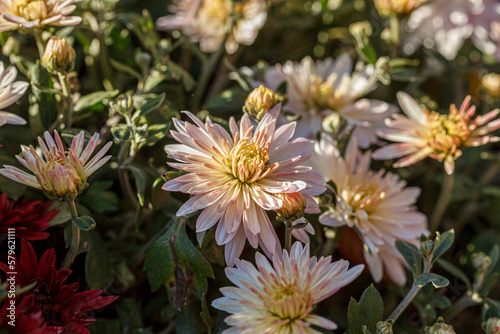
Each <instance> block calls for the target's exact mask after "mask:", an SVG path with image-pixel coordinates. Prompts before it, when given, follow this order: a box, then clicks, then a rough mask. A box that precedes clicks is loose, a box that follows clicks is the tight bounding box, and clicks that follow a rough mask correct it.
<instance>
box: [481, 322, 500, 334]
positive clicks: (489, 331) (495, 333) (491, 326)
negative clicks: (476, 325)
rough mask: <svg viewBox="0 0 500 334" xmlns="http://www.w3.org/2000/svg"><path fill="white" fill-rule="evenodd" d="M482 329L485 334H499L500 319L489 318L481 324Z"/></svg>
mask: <svg viewBox="0 0 500 334" xmlns="http://www.w3.org/2000/svg"><path fill="white" fill-rule="evenodd" d="M482 327H483V330H484V332H485V333H486V334H500V319H499V318H489V319H488V320H486V321H485V322H483V325H482Z"/></svg>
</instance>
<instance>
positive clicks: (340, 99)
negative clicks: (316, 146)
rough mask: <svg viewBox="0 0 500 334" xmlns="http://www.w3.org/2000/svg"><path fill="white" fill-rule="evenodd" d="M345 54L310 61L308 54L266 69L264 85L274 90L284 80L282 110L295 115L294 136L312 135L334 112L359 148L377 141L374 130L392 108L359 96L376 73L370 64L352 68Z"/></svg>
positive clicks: (373, 82)
mask: <svg viewBox="0 0 500 334" xmlns="http://www.w3.org/2000/svg"><path fill="white" fill-rule="evenodd" d="M353 67H354V66H353V62H352V59H351V57H350V56H349V54H347V53H344V54H342V55H340V56H339V57H337V58H336V59H335V60H334V59H332V58H327V59H325V60H317V61H314V60H312V59H311V58H310V57H306V58H304V59H302V61H301V62H300V63H296V62H295V63H294V62H291V61H289V62H286V63H285V64H284V65H280V64H278V65H276V67H274V68H270V69H269V70H268V71H266V77H265V85H266V86H267V87H269V88H271V89H274V90H276V89H277V88H278V87H279V86H280V85H281V84H282V83H283V82H286V84H287V86H286V95H287V97H288V102H287V104H286V106H285V109H286V110H288V111H289V112H291V113H293V114H294V115H296V116H299V117H300V118H299V120H298V121H297V131H296V133H295V135H297V136H301V137H306V138H315V136H316V135H317V134H318V132H320V131H321V130H322V122H323V120H324V118H325V117H327V116H328V115H331V114H333V113H336V114H337V115H339V116H340V118H341V119H343V120H344V121H345V122H346V123H347V128H348V129H353V128H354V132H353V136H354V137H356V138H357V139H358V143H359V144H360V146H361V147H364V148H365V147H368V146H370V144H372V143H375V142H376V140H377V135H376V130H377V129H378V128H381V127H384V119H385V118H386V117H389V116H390V115H391V114H392V113H393V112H394V111H395V108H393V107H391V106H390V105H389V104H388V103H385V102H383V101H379V100H373V99H365V98H363V96H365V95H366V94H368V93H369V92H370V91H372V90H373V89H374V88H375V85H376V83H377V76H376V73H375V69H374V66H373V65H371V64H370V65H366V66H363V67H362V68H361V69H359V70H355V71H353Z"/></svg>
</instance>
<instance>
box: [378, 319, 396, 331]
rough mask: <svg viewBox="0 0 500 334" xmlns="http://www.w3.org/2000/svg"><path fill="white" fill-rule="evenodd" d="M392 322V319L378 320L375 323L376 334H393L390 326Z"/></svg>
mask: <svg viewBox="0 0 500 334" xmlns="http://www.w3.org/2000/svg"><path fill="white" fill-rule="evenodd" d="M393 325H394V322H393V321H392V320H388V321H379V322H378V323H377V334H393V333H394V332H393V330H392V326H393Z"/></svg>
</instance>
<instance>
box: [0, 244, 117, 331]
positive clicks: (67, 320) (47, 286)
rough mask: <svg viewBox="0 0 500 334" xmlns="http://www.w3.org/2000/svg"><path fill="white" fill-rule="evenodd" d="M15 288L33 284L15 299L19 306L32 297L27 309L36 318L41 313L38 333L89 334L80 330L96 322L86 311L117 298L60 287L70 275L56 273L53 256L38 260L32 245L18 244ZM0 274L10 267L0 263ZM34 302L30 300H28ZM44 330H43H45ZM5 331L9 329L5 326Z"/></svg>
mask: <svg viewBox="0 0 500 334" xmlns="http://www.w3.org/2000/svg"><path fill="white" fill-rule="evenodd" d="M15 262H16V264H15V267H16V271H17V274H16V285H18V286H20V287H25V286H28V285H29V284H31V283H33V282H36V285H35V287H34V288H33V289H32V290H29V291H28V292H26V293H24V294H23V295H22V296H18V297H17V301H19V305H20V304H22V300H24V299H25V298H28V297H29V296H34V307H31V308H29V310H30V312H32V313H33V317H34V318H37V317H35V316H36V315H37V314H39V313H38V312H40V311H41V313H42V318H43V319H44V320H45V323H44V324H43V325H42V326H43V327H44V331H42V332H41V333H47V334H48V333H82V334H85V333H88V334H90V332H89V331H88V330H87V329H85V328H84V327H83V326H88V325H91V324H92V323H94V322H95V320H96V319H94V318H93V317H91V316H89V315H88V314H87V313H85V312H88V311H92V310H95V309H98V308H101V307H104V306H106V305H108V304H110V303H112V302H113V301H115V300H116V299H117V298H118V297H115V296H107V297H102V296H101V293H102V290H88V291H84V292H79V293H76V291H77V290H78V286H79V284H78V283H71V284H66V285H65V284H63V283H64V281H66V279H67V278H68V277H69V276H70V275H71V274H72V271H71V270H69V269H60V270H56V253H55V251H54V249H49V250H47V251H45V253H43V255H42V256H41V258H40V261H38V260H37V257H36V254H35V251H34V250H33V247H32V246H31V244H30V243H29V242H27V241H25V240H22V241H21V258H20V259H19V258H17V257H15ZM0 270H2V271H3V272H5V273H7V272H10V270H9V267H8V266H7V265H5V264H4V263H0ZM29 298H33V297H29ZM45 326H46V327H45ZM7 327H8V326H7ZM65 330H66V331H65Z"/></svg>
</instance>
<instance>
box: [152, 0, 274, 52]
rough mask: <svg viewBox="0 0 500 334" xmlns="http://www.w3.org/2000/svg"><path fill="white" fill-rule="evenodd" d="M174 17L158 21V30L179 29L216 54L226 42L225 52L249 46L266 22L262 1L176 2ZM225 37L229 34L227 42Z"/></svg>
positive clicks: (265, 11)
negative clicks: (241, 46)
mask: <svg viewBox="0 0 500 334" xmlns="http://www.w3.org/2000/svg"><path fill="white" fill-rule="evenodd" d="M176 3H177V5H176V7H174V8H173V11H174V12H175V15H168V16H164V17H161V18H159V19H158V21H157V22H156V28H157V29H159V30H174V29H181V30H182V31H183V32H184V34H186V35H187V36H188V37H189V38H190V39H191V40H192V41H193V42H199V43H200V48H201V50H202V51H204V52H215V51H217V49H219V47H220V46H221V44H222V43H223V42H224V40H225V47H226V51H227V53H229V54H232V53H234V52H236V50H237V49H238V45H239V44H242V45H251V44H252V43H253V42H254V40H255V38H256V37H257V34H258V32H259V30H260V29H261V28H262V27H263V26H264V24H265V23H266V20H267V3H266V1H265V0H243V1H241V2H239V3H237V4H234V3H233V1H231V0H177V1H176ZM226 35H228V37H227V39H226Z"/></svg>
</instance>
